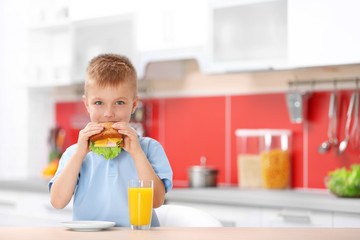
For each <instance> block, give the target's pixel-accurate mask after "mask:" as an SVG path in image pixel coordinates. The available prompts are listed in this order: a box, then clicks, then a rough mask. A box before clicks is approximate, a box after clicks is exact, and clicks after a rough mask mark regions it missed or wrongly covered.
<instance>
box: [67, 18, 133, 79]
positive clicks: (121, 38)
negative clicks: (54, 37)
mask: <svg viewBox="0 0 360 240" xmlns="http://www.w3.org/2000/svg"><path fill="white" fill-rule="evenodd" d="M73 37H74V40H73V41H74V44H73V50H74V52H73V54H74V56H73V59H74V69H73V77H74V79H75V81H76V82H82V81H83V80H84V78H85V69H86V66H87V64H88V62H89V61H90V60H91V59H92V58H93V57H95V56H96V55H98V54H102V53H117V54H121V55H125V56H127V57H128V58H129V59H130V60H131V61H132V62H135V61H134V58H135V44H134V41H135V36H134V26H133V18H132V15H128V16H115V17H106V18H99V19H93V20H87V21H81V22H76V23H75V24H74V31H73Z"/></svg>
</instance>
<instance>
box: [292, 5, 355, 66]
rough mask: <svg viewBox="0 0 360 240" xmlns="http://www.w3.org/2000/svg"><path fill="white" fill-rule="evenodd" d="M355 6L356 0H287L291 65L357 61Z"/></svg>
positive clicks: (317, 64)
mask: <svg viewBox="0 0 360 240" xmlns="http://www.w3.org/2000/svg"><path fill="white" fill-rule="evenodd" d="M359 9H360V1H358V0H346V1H342V0H315V1H314V0H302V1H299V0H288V32H289V62H290V63H291V65H292V66H294V67H296V66H319V65H333V64H349V63H359V62H360V44H359V43H360V28H359V24H358V22H359V19H358V18H359V14H358V10H359Z"/></svg>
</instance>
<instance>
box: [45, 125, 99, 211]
mask: <svg viewBox="0 0 360 240" xmlns="http://www.w3.org/2000/svg"><path fill="white" fill-rule="evenodd" d="M102 130H103V126H102V125H101V124H97V123H92V122H90V123H88V124H87V125H86V127H85V128H84V129H82V130H81V131H80V133H79V139H78V143H77V147H76V150H75V152H74V154H73V155H72V156H71V158H70V160H69V162H68V163H67V164H66V166H65V167H64V169H63V170H62V171H61V173H60V174H59V176H58V177H57V178H56V179H55V181H54V183H53V184H52V186H51V191H50V202H51V204H52V205H53V206H54V207H55V208H57V209H61V208H64V207H65V206H66V205H67V204H68V203H69V202H70V200H71V197H72V195H73V193H74V189H75V185H76V181H77V177H78V175H79V172H80V168H81V164H82V161H83V160H84V158H85V156H86V154H87V153H88V152H89V138H90V136H92V135H94V134H97V133H99V132H101V131H102Z"/></svg>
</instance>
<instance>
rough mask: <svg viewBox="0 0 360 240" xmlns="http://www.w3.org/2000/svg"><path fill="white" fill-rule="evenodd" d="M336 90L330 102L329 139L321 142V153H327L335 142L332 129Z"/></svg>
mask: <svg viewBox="0 0 360 240" xmlns="http://www.w3.org/2000/svg"><path fill="white" fill-rule="evenodd" d="M335 95H336V92H335V91H333V92H332V93H331V95H330V102H329V125H328V140H326V141H324V142H323V143H321V145H320V146H319V147H318V152H319V153H326V152H327V151H329V149H330V147H331V145H332V144H333V138H332V134H333V130H332V125H333V124H332V122H333V118H334V117H333V116H334V107H335V100H336V99H335V97H336V96H335Z"/></svg>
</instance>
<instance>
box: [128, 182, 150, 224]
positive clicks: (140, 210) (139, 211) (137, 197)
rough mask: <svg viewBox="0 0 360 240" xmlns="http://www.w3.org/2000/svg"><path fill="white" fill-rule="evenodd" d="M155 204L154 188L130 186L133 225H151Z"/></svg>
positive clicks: (130, 207)
mask: <svg viewBox="0 0 360 240" xmlns="http://www.w3.org/2000/svg"><path fill="white" fill-rule="evenodd" d="M152 206H153V188H150V187H149V188H147V187H142V188H140V187H129V216H130V224H131V225H149V224H150V223H151V213H152Z"/></svg>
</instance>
